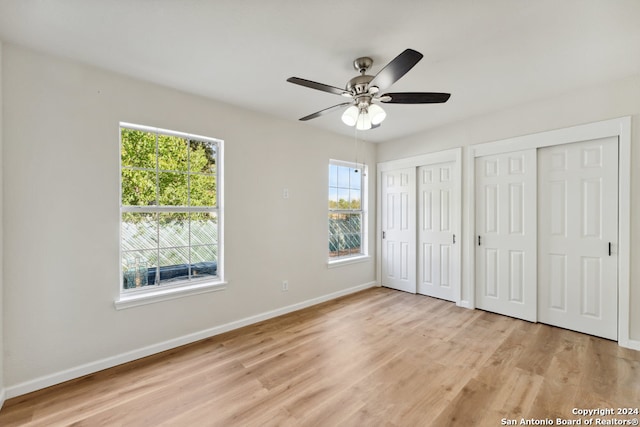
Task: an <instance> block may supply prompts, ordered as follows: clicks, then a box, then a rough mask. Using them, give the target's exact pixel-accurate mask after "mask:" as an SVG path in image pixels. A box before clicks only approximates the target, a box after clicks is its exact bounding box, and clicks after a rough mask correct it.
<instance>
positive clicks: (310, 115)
mask: <svg viewBox="0 0 640 427" xmlns="http://www.w3.org/2000/svg"><path fill="white" fill-rule="evenodd" d="M347 105H353V102H343V103H342V104H338V105H334V106H333V107H329V108H325V109H324V110H320V111H316V112H315V113H313V114H309V115H308V116H304V117H303V118H301V119H300V120H301V121H303V122H306V121H307V120H311V119H315V118H316V117H320V116H324V115H325V114H328V113H331V112H332V111H334V110H337V109H339V108H342V107H346V106H347Z"/></svg>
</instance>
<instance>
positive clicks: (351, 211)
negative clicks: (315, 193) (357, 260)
mask: <svg viewBox="0 0 640 427" xmlns="http://www.w3.org/2000/svg"><path fill="white" fill-rule="evenodd" d="M366 172H367V170H366V166H365V165H359V164H356V163H349V162H342V161H337V160H331V161H330V162H329V262H332V261H337V260H343V259H346V258H351V257H357V256H363V255H366V254H367V253H366V247H367V245H366V232H365V230H366V229H367V227H366V220H367V216H366V209H365V206H366V200H365V194H366V188H365V187H366V180H365V177H366Z"/></svg>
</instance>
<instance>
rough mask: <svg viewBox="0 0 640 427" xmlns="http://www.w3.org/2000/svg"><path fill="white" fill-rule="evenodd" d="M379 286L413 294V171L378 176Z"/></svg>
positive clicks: (414, 208) (414, 202)
mask: <svg viewBox="0 0 640 427" xmlns="http://www.w3.org/2000/svg"><path fill="white" fill-rule="evenodd" d="M381 184H382V200H381V202H382V286H386V287H389V288H393V289H397V290H400V291H405V292H411V293H414V294H415V293H416V170H415V168H407V169H399V170H393V171H388V172H383V173H382V182H381Z"/></svg>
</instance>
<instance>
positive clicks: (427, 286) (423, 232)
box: [417, 162, 459, 301]
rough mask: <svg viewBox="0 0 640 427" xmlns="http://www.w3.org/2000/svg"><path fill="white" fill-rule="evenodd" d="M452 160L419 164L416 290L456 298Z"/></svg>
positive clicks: (453, 163)
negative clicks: (426, 164) (425, 164)
mask: <svg viewBox="0 0 640 427" xmlns="http://www.w3.org/2000/svg"><path fill="white" fill-rule="evenodd" d="M454 167H455V162H444V163H437V164H432V165H428V166H421V167H419V168H418V172H417V181H418V200H419V202H418V293H420V294H424V295H429V296H432V297H437V298H442V299H446V300H449V301H455V295H454V289H456V284H455V283H453V280H452V279H453V278H455V277H457V275H456V274H455V269H457V268H459V260H458V259H457V257H458V251H456V250H454V247H453V246H454V243H453V240H454V233H453V229H452V226H453V224H454V223H455V221H456V218H457V216H456V215H458V213H457V210H456V207H455V206H454V205H453V201H454V200H455V197H456V196H455V194H454V192H455V191H456V190H455V188H456V186H455V182H454V176H455V174H454Z"/></svg>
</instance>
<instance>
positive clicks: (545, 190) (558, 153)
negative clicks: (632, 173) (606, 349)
mask: <svg viewBox="0 0 640 427" xmlns="http://www.w3.org/2000/svg"><path fill="white" fill-rule="evenodd" d="M538 163H539V182H538V185H539V191H540V193H539V243H538V245H539V247H538V250H539V252H538V258H539V261H540V265H539V270H538V277H539V279H540V282H539V295H538V301H539V307H538V318H539V320H540V321H541V322H544V323H548V324H551V325H555V326H560V327H563V328H567V329H572V330H575V331H579V332H585V333H588V334H592V335H597V336H601V337H604V338H609V339H614V340H615V339H617V319H618V309H617V301H618V276H617V262H618V260H617V254H616V251H615V248H616V247H617V242H618V239H617V236H618V140H617V138H616V137H613V138H604V139H599V140H595V141H586V142H579V143H574V144H565V145H560V146H554V147H548V148H542V149H540V150H539V152H538ZM609 243H611V248H612V250H611V254H609Z"/></svg>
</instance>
